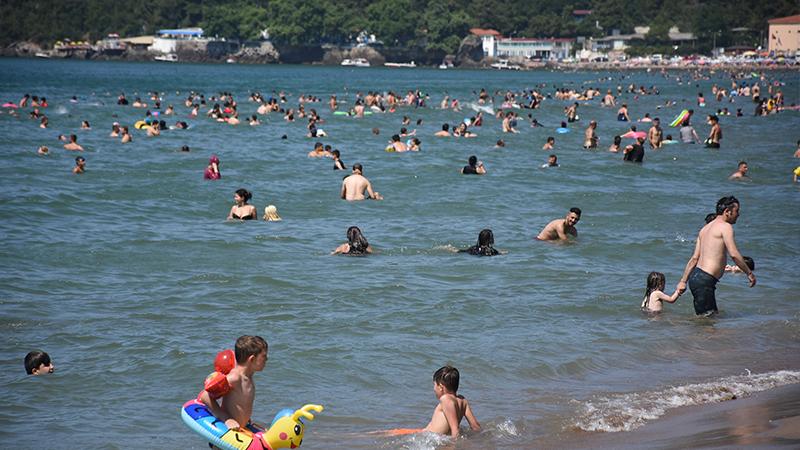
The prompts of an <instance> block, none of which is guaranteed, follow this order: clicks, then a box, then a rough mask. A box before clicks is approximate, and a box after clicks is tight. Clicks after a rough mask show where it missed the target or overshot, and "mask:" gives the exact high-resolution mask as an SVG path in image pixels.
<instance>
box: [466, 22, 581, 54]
mask: <svg viewBox="0 0 800 450" xmlns="http://www.w3.org/2000/svg"><path fill="white" fill-rule="evenodd" d="M470 33H472V34H474V35H476V36H478V37H480V38H481V41H482V43H483V55H484V56H487V57H489V58H508V57H514V56H516V57H523V58H535V59H563V58H566V57H568V56H569V55H570V54H571V53H572V45H573V43H574V42H575V39H568V38H524V37H518V38H510V37H503V36H501V35H500V33H499V32H497V31H495V30H486V29H482V28H473V29H471V30H470Z"/></svg>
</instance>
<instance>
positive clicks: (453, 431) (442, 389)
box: [425, 366, 481, 439]
mask: <svg viewBox="0 0 800 450" xmlns="http://www.w3.org/2000/svg"><path fill="white" fill-rule="evenodd" d="M458 381H459V374H458V369H456V368H455V367H451V366H444V367H442V368H441V369H439V370H437V371H436V372H434V374H433V392H434V393H435V394H436V398H438V399H439V404H438V405H436V409H434V410H433V417H431V421H430V423H429V424H428V426H426V427H425V431H430V432H433V433H439V434H445V435H448V434H449V435H450V436H451V437H453V438H454V439H455V438H457V437H458V433H459V424H460V423H461V419H463V418H464V417H466V418H467V422H469V427H470V429H472V430H473V431H480V429H481V424H480V423H478V420H477V419H476V418H475V415H473V414H472V408H470V406H469V402H468V401H467V399H466V398H464V396H463V395H458V393H457V392H458Z"/></svg>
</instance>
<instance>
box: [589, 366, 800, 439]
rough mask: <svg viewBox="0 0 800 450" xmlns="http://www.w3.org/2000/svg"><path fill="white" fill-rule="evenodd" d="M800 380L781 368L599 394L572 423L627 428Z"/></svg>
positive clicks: (797, 373) (598, 428) (611, 429)
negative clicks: (673, 412) (679, 410)
mask: <svg viewBox="0 0 800 450" xmlns="http://www.w3.org/2000/svg"><path fill="white" fill-rule="evenodd" d="M793 383H800V371H792V370H781V371H777V372H767V373H759V374H751V373H750V372H749V371H748V373H747V375H736V376H730V377H725V378H720V379H719V380H715V381H711V382H708V383H698V384H687V385H682V386H673V387H667V388H664V389H661V390H658V391H649V392H638V393H629V394H619V395H612V396H608V397H601V398H598V399H595V400H592V401H588V402H586V403H585V404H583V405H582V406H581V408H580V410H579V412H578V418H577V420H576V422H575V423H574V425H575V426H577V427H578V428H580V429H582V430H585V431H607V432H617V431H630V430H633V429H635V428H638V427H640V426H642V425H644V424H645V422H647V421H649V420H653V419H657V418H659V417H661V416H662V415H664V414H665V413H666V412H667V411H668V410H670V409H673V408H679V407H681V406H693V405H703V404H708V403H718V402H723V401H726V400H733V399H736V398H739V397H743V396H747V395H750V394H753V393H755V392H760V391H765V390H767V389H772V388H775V387H778V386H784V385H787V384H793Z"/></svg>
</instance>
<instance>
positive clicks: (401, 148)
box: [391, 134, 408, 152]
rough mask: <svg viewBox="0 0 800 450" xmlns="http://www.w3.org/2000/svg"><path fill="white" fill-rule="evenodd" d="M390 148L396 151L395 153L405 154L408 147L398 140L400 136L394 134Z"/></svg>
mask: <svg viewBox="0 0 800 450" xmlns="http://www.w3.org/2000/svg"><path fill="white" fill-rule="evenodd" d="M391 146H392V148H393V149H394V151H396V152H407V151H408V146H407V145H406V143H405V142H403V141H401V140H400V135H399V134H395V135H393V136H392V142H391Z"/></svg>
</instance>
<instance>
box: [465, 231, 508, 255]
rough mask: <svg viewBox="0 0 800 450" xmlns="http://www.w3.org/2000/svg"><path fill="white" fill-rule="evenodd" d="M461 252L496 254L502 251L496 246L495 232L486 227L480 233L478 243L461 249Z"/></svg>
mask: <svg viewBox="0 0 800 450" xmlns="http://www.w3.org/2000/svg"><path fill="white" fill-rule="evenodd" d="M458 252H459V253H469V254H470V255H474V256H496V255H499V254H500V252H499V251H498V250H497V249H496V248H494V234H493V233H492V230H490V229H488V228H485V229H483V230H481V232H480V233H478V243H477V244H475V245H473V246H472V247H470V248H466V249H463V250H459V251H458Z"/></svg>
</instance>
